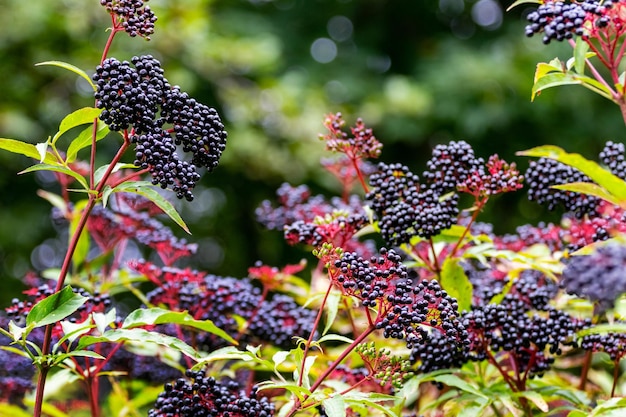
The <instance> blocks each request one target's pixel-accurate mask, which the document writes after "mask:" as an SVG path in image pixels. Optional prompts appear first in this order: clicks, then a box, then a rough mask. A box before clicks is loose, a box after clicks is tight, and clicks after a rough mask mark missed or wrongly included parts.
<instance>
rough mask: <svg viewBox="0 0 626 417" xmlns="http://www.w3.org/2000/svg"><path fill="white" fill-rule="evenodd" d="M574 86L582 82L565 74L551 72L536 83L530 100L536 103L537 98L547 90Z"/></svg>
mask: <svg viewBox="0 0 626 417" xmlns="http://www.w3.org/2000/svg"><path fill="white" fill-rule="evenodd" d="M572 84H582V81H580V80H577V79H575V78H574V77H573V76H571V75H570V74H567V73H565V72H551V73H549V74H546V75H544V76H542V77H540V78H539V79H537V80H536V81H535V84H533V88H532V90H531V96H530V100H531V101H534V100H535V97H537V96H538V95H539V93H541V92H542V91H543V90H545V89H548V88H552V87H558V86H561V85H572Z"/></svg>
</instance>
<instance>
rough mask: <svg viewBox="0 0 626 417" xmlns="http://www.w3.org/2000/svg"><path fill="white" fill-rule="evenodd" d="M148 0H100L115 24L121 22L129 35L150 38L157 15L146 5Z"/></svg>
mask: <svg viewBox="0 0 626 417" xmlns="http://www.w3.org/2000/svg"><path fill="white" fill-rule="evenodd" d="M147 2H148V0H100V4H101V5H103V6H104V7H105V8H106V10H107V12H109V13H110V14H111V15H112V16H113V17H114V18H115V19H116V24H121V27H122V28H124V30H125V31H126V33H128V34H129V35H130V36H132V37H135V36H141V37H143V38H146V39H147V40H150V35H152V34H153V33H154V22H156V20H157V17H156V16H155V14H154V12H153V11H152V10H151V9H150V6H148V5H146V4H145V3H147Z"/></svg>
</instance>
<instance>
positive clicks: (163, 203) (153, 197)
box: [113, 181, 191, 234]
mask: <svg viewBox="0 0 626 417" xmlns="http://www.w3.org/2000/svg"><path fill="white" fill-rule="evenodd" d="M113 191H114V192H127V193H134V194H139V195H141V196H144V197H146V198H147V199H148V200H150V201H152V202H153V203H154V204H156V205H157V207H159V208H160V209H161V210H163V212H164V213H165V214H167V215H168V216H170V218H171V219H172V220H174V221H175V222H176V224H178V225H179V226H180V227H181V228H182V229H183V230H184V231H185V232H187V233H189V234H191V232H190V231H189V228H188V227H187V225H186V224H185V222H184V221H183V219H182V218H181V217H180V214H178V212H177V211H176V208H174V206H173V205H172V203H170V202H169V201H167V200H166V199H165V197H163V196H162V195H161V194H159V193H158V192H157V191H156V190H155V189H154V186H153V185H152V183H150V182H147V181H129V182H125V183H123V184H120V185H118V186H117V187H115V188H114V189H113Z"/></svg>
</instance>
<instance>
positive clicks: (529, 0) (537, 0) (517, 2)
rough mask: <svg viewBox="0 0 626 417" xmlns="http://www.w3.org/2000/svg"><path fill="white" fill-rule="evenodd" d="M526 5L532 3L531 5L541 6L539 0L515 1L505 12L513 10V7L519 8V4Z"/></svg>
mask: <svg viewBox="0 0 626 417" xmlns="http://www.w3.org/2000/svg"><path fill="white" fill-rule="evenodd" d="M528 3H532V4H541V1H540V0H516V1H514V2H513V4H511V5H510V6H509V7H508V8H507V9H506V11H507V12H508V11H510V10H511V9H513V8H514V7H517V6H519V5H520V4H528Z"/></svg>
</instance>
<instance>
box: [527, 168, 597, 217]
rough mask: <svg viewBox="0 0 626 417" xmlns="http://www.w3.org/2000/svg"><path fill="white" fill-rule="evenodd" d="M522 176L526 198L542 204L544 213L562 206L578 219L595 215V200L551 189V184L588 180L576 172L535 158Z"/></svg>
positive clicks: (574, 169)
mask: <svg viewBox="0 0 626 417" xmlns="http://www.w3.org/2000/svg"><path fill="white" fill-rule="evenodd" d="M524 176H525V178H526V184H527V185H528V198H529V199H530V200H531V201H536V202H537V203H539V204H545V205H546V206H547V207H548V210H554V209H555V208H556V207H557V206H559V205H563V206H564V207H565V209H566V210H567V211H569V212H572V213H573V214H574V215H576V217H578V218H581V217H582V216H584V215H585V214H593V213H595V212H596V208H597V206H598V203H599V200H598V198H596V197H593V196H590V195H587V194H580V193H576V192H573V191H565V190H559V189H555V188H552V186H553V185H560V184H568V183H572V182H591V179H590V178H589V177H588V176H586V175H585V174H583V173H582V172H580V171H579V170H578V169H576V168H573V167H570V166H568V165H565V164H563V163H561V162H558V161H555V160H553V159H548V158H539V159H538V160H537V161H531V162H530V164H529V166H528V170H527V171H526V174H525V175H524Z"/></svg>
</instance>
